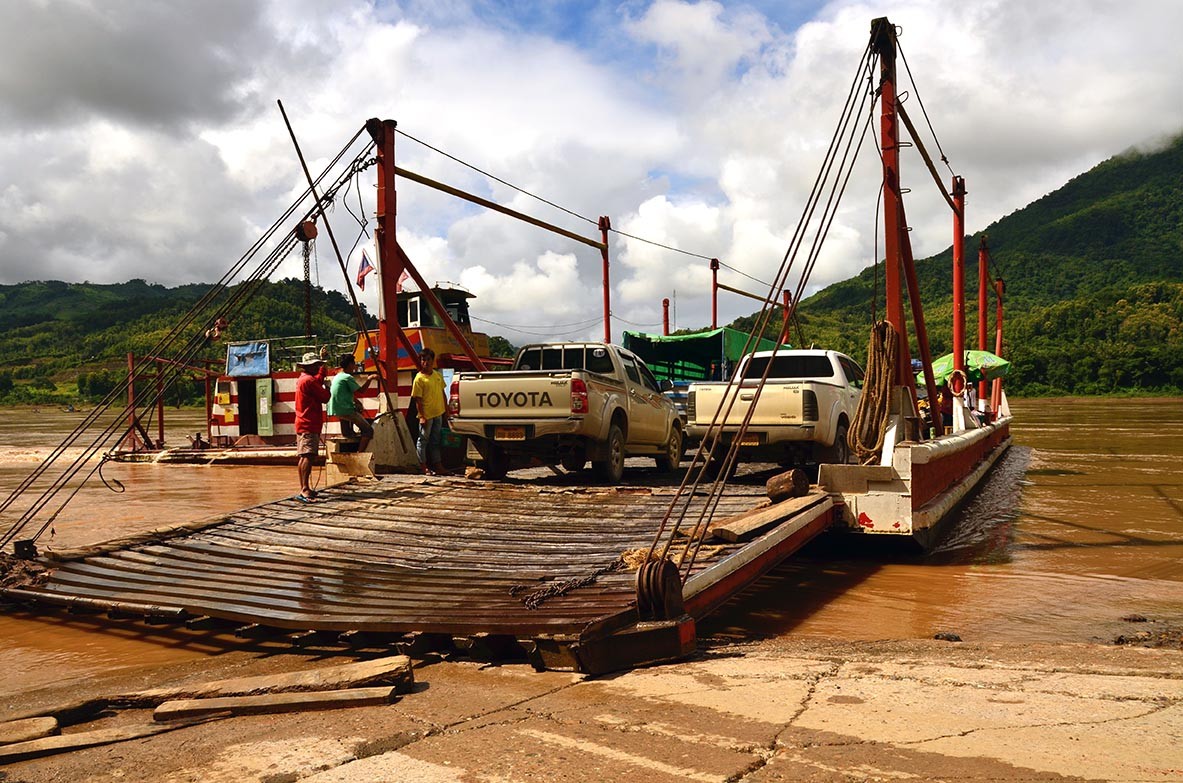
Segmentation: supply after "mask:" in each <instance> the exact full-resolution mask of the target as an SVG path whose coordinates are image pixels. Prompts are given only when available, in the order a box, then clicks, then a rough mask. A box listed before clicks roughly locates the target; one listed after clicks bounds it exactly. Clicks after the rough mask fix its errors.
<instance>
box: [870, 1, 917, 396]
mask: <svg viewBox="0 0 1183 783" xmlns="http://www.w3.org/2000/svg"><path fill="white" fill-rule="evenodd" d="M871 24H872V26H871V36H872V46H873V47H874V49H875V51H876V52H877V53H878V54H879V90H880V120H879V135H880V148H881V149H882V156H883V235H884V252H885V255H886V261H885V263H884V265H883V266H884V287H885V289H886V290H885V294H886V298H887V302H886V305H887V313H886V320H887V322H888V323H890V324H891V325H892V326H893V327H894V328H895V331H896V338H897V340H898V341H899V358H900V361H899V362H898V363H897V364H896V368H895V378H894V385H896V386H908V385H910V384H909V383H908V379H909V375H910V371H911V367H910V356H909V352H908V349H907V346H908V341H907V338H906V337H905V335H906V334H907V324H906V323H905V322H904V297H903V283H902V280H901V274H900V270H901V268H902V264H903V255H902V253H901V249H900V234H901V232H903V231H906V230H907V226H905V225H904V222H903V214H904V210H903V200H902V196H901V194H900V178H899V169H900V147H899V117H898V114H897V112H896V94H895V76H896V74H895V52H896V49H895V30H894V29H893V28H892V26H891V23H890V22H889V21H888V20H887V18H886V17H881V18H879V19H876V20H875V21H874V22H872V23H871Z"/></svg>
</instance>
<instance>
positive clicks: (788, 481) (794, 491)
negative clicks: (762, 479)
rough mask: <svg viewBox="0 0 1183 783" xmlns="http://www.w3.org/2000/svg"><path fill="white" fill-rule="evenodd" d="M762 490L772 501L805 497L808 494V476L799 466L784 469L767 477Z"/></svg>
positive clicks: (777, 501) (778, 501)
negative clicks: (782, 471)
mask: <svg viewBox="0 0 1183 783" xmlns="http://www.w3.org/2000/svg"><path fill="white" fill-rule="evenodd" d="M764 490H765V494H767V495H768V497H769V498H771V499H772V502H773V503H780V502H781V501H782V500H788V499H789V498H800V497H805V496H806V495H808V494H809V477H808V476H807V475H805V471H803V470H801V469H800V468H793V469H792V470H786V471H785V472H784V473H778V474H777V475H775V476H773V477H772V478H770V479H768V482H767V483H766V484H765V485H764Z"/></svg>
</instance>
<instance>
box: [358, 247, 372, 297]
mask: <svg viewBox="0 0 1183 783" xmlns="http://www.w3.org/2000/svg"><path fill="white" fill-rule="evenodd" d="M373 271H374V265H373V264H372V263H370V257H369V256H368V255H366V249H365V248H364V247H363V248H362V249H361V263H360V264H358V265H357V287H358V288H360V289H361V290H363V291H364V290H366V275H368V274H369V273H370V272H373Z"/></svg>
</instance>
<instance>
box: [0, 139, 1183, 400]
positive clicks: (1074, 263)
mask: <svg viewBox="0 0 1183 783" xmlns="http://www.w3.org/2000/svg"><path fill="white" fill-rule="evenodd" d="M970 184H971V186H972V183H970ZM982 235H985V236H987V237H988V238H989V239H988V241H989V246H990V248H991V254H992V257H993V260H994V267H993V268H992V269H991V270H989V271H990V279H993V278H994V276H995V273H998V274H1001V275H1002V276H1003V277H1004V279H1005V281H1006V303H1005V314H1004V319H1005V324H1004V333H1005V340H1004V347H1003V355H1004V356H1005V357H1006V358H1007V359H1010V360H1011V362H1012V363H1013V364H1014V368H1013V371H1012V373H1011V376H1010V377H1009V379H1008V386H1009V388H1010V390H1011V393H1012V394H1015V395H1095V394H1153V395H1165V396H1176V395H1181V394H1183V137H1180V138H1178V139H1175V140H1174V141H1173V142H1171V143H1170V144H1168V145H1167V146H1165V147H1164V148H1162V149H1160V150H1157V151H1154V152H1149V153H1143V152H1128V153H1126V154H1123V155H1120V156H1117V157H1115V158H1112V159H1110V160H1107V161H1105V162H1104V163H1101V164H1100V165H1098V166H1096V167H1094V168H1093V169H1092V170H1091V171H1088V172H1086V173H1084V174H1081V175H1080V176H1078V177H1076V178H1074V179H1072V180H1071V181H1070V182H1068V183H1067V184H1066V185H1064V186H1063V187H1062V188H1060V189H1058V190H1056V191H1055V192H1053V193H1049V194H1048V195H1046V196H1044V197H1043V198H1041V199H1039V200H1038V201H1035V202H1034V203H1032V204H1030V205H1028V206H1027V207H1024V208H1023V209H1021V210H1018V211H1016V212H1014V213H1012V214H1010V215H1007V216H1006V217H1004V218H1002V219H1000V220H998V221H997V222H995V223H994V224H992V225H990V226H988V227H987V228H986V229H985V230H984V231H983V232H981V234H977V235H974V236H971V237H967V239H966V252H965V258H966V275H965V276H966V280H967V281H968V284H967V287H968V291H967V296H968V301H967V307H966V334H967V337H968V340H969V343H970V347H976V346H977V295H976V290H977V267H978V262H977V259H978V253H977V249H978V243H979V240H980V238H981V236H982ZM951 260H952V249H951V248H950V249H946V250H945V251H944V252H943V253H940V254H938V255H936V256H933V257H931V258H926V259H922V260H919V261H917V262H916V265H917V272H918V276H919V279H920V281H921V294H922V299H923V301H924V303H925V307H926V312H925V315H926V321H927V324H928V330H929V338H930V341H931V346H932V351H933V356H934V358H935V357H936V356H939V355H941V354H943V353H947V352H949V350H951V343H952V338H951V330H952V327H951V316H952V309H953V306H952V271H951ZM882 271H883V270H882V268H879V269H876V268H874V267H868V268H867V269H864V270H863V271H862V272H861V273H860V274H858V275H856V276H854V277H852V278H850V279H849V280H844V281H842V282H840V283H836V284H834V285H831V286H829V287H828V288H826V289H824V290H822V291H819V292H818V293H816V294H814V295H813V296H811V297H809V298H807V299H806V300H804V301H803V302H802V303H801V306H800V309H799V312H798V317H799V320H800V323H801V327H802V333H803V337H804V340H805V341H806V343H807V344H808V343H813V344H817V345H824V346H826V347H830V348H835V349H837V350H840V351H844V352H847V353H850V354H851V355H853V356H855V357H861V356H862V355H863V354H864V353H865V351H866V340H867V335H868V332H869V329H870V326H871V312H872V303H873V302H874V303H875V309H876V310H877V311H878V312H879V313H880V314H882V312H883V301H882V290H883V281H882ZM207 289H208V287H207V286H205V285H187V286H180V287H177V288H165V287H164V286H160V285H152V284H149V283H146V282H145V281H143V280H132V281H129V282H127V283H120V284H116V285H94V284H90V283H77V284H71V283H63V282H58V281H38V282H29V283H20V284H17V285H6V286H0V362H2V364H0V404H3V403H7V404H20V403H34V404H37V403H40V404H56V403H62V404H66V403H70V402H76V401H88V400H95V399H98V398H101V397H102V396H103V395H104V394H106V393H107V391H109V390H110V389H111V388H113V387H114V386H115V385H116V384H117V383H118V382H119V380H120V379H121V378H122V376H123V373H125V372H126V356H127V354H128V353H134V354H136V355H144V354H147V353H149V352H150V351H151V349H152V347H153V346H154V345H155V344H156V343H157V341H158V340H159V339H160V338H161V337H162V336H164V335H165V334H167V333H168V332H169V330H171V329H172V328H173V327H174V325H175V324H176V323H177V322H178V321H179V320H180V319H181V317H182V316H183V315H184V314H185V313H186V312H187V311H188V310H189V309H190V307H191V306H192V305H193V304H194V303H195V302H197V301H198V300H199V299H200V298H201V297H202V296H203V295H204V294H205V292H206V290H207ZM312 312H313V332H314V333H315V334H316V335H317V342H318V343H324V344H331V343H335V342H337V341H338V340H339V339H341V337H342V336H346V335H352V334H353V333H354V331H355V329H356V326H355V322H354V315H353V310H352V307H351V306H350V304H349V302H348V301H347V300H346V299H345V297H344V296H343V295H341V294H340V293H338V292H336V291H326V290H323V289H320V288H314V289H313V291H312ZM367 317H368V316H367ZM993 317H994V303H993V298H992V297H991V300H990V304H989V320H990V322H991V323H990V330H991V331H990V335H989V338H988V342H989V343H990V345H991V346H992V345H993V342H994V336H993ZM775 318H776V321H775V322H777V323H778V322H779V315H777V316H776V317H775ZM753 321H754V317H753V316H747V317H744V318H739V319H736V320H735V321H734V322H733V323H732V324H731V326H733V327H735V328H739V329H750V328H751V325H752V323H753ZM371 322H372V319H371ZM303 324H304V285H303V283H302V282H301V281H298V280H293V279H288V280H280V281H278V282H268V283H264V284H263V285H262V287H261V288H260V289H259V291H258V293H257V294H256V295H255V296H254V297H253V298H252V299H251V300H250V302H249V303H248V304H247V305H246V306H245V308H244V309H243V310H242V312H241V313H239V314H238V315H237V316H235V318H234V319H233V320H232V322H231V323H230V325H229V327H228V329H227V331H226V332H225V333H224V334H223V339H224V340H248V339H258V338H276V337H289V336H292V335H297V334H300V333H301V332H302V331H303ZM193 328H197V327H196V326H195V327H193ZM909 328H910V327H909ZM794 340H795V341H796V335H794ZM492 342H493V346H494V348H495V350H494V353H495V354H497V355H512V353H513V346H512V345H510V344H509V343H508V342H507V341H505V340H504V339H502V338H500V337H493V338H492ZM224 351H225V347H224V346H223V345H222V344H220V343H214V344H211V345H210V346H209V347H208V348H206V349H205V350H204V352H203V353H202V354H201V355H200V356H198V357H196V358H198V359H209V360H214V361H222V360H224V358H225V356H224ZM200 394H201V391H200V389H199V387H198V385H197V384H196V382H193V383H188V384H182V385H181V386H180V387H179V388H178V389H177V390H176V391H175V396H176V399H175V400H174V399H172V398H171V397H170V402H172V403H176V404H181V403H185V402H192V401H195V400H196V399H197V398H199V396H200Z"/></svg>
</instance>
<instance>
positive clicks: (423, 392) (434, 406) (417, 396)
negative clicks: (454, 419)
mask: <svg viewBox="0 0 1183 783" xmlns="http://www.w3.org/2000/svg"><path fill="white" fill-rule="evenodd" d="M419 363H420V364H421V365H422V366H423V369H422V370H421V371H419V372H418V373H416V374H415V380H414V381H413V382H412V384H411V398H412V399H414V400H415V409H416V410H417V411H418V412H419V440H418V441H417V442H416V443H415V450H416V451H417V452H418V453H419V464H420V465H422V466H423V472H424V473H426V474H428V475H430V476H436V475H439V474H441V473H446V472H447V471H446V470H444V466H443V464H442V462H441V458H440V440H441V438H442V436H443V428H444V416H445V414H446V413H447V410H448V400H447V397H446V396H445V395H444V376H442V375H440V374H439V373H438V372H436V369H435V351H433V350H431V349H430V348H425V349H423V353H421V354H419Z"/></svg>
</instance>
